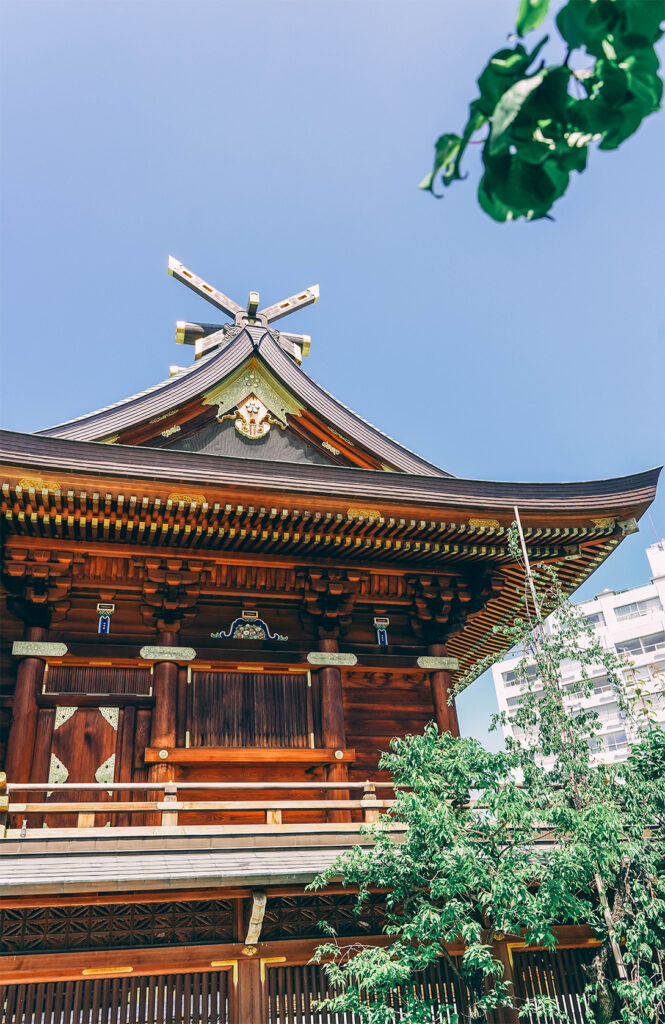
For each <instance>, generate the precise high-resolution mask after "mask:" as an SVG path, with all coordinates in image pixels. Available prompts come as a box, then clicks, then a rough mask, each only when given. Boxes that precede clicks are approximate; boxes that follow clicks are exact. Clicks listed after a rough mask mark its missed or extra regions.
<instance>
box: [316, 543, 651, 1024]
mask: <svg viewBox="0 0 665 1024" xmlns="http://www.w3.org/2000/svg"><path fill="white" fill-rule="evenodd" d="M510 545H511V548H512V551H513V555H514V557H515V558H516V559H518V558H519V557H520V549H519V546H518V542H517V535H516V533H514V532H513V533H512V534H511V536H510ZM527 569H528V567H527ZM525 581H526V583H528V584H529V585H528V586H526V584H525V594H524V614H523V617H521V618H519V619H518V620H516V621H515V623H514V624H513V625H511V626H509V627H507V628H505V629H502V632H503V633H504V634H505V637H506V640H507V641H508V643H510V645H511V646H516V645H518V644H519V645H520V646H521V647H522V648H523V649H524V652H525V655H526V656H527V657H526V658H525V660H524V661H523V662H522V663H521V666H520V672H521V675H522V680H523V684H524V687H525V690H526V692H525V695H524V699H523V702H522V704H521V706H520V708H519V710H518V712H517V713H516V714H515V716H514V719H513V724H514V725H515V726H516V727H517V729H518V730H519V733H518V735H519V737H520V738H519V739H514V740H509V741H508V742H507V750H506V751H505V752H499V753H490V752H488V751H486V750H484V749H483V747H482V746H481V744H480V743H478V742H477V741H475V740H472V739H455V738H453V737H452V736H450V735H449V734H443V735H439V733H438V732H437V729H436V726H435V725H434V724H433V723H432V724H430V725H429V726H427V728H426V729H425V731H424V734H423V735H422V736H407V737H406V738H404V739H395V740H393V741H392V743H391V751H390V753H387V754H384V755H383V757H382V760H381V767H382V768H383V769H385V770H387V771H389V772H391V773H392V775H393V778H394V780H395V786H396V801H395V804H394V806H393V807H392V809H391V810H390V811H389V812H388V814H387V815H386V817H385V819H384V820H382V821H381V822H378V823H376V824H373V825H368V826H366V832H367V833H368V834H369V835H371V837H372V838H373V840H374V842H373V845H372V846H370V847H356V848H354V849H352V850H350V851H348V852H346V853H345V854H343V855H342V856H341V857H340V858H339V859H338V861H337V862H336V863H335V864H333V865H332V866H331V867H330V868H329V869H327V870H326V871H324V872H323V873H322V874H321V875H320V876H319V878H318V879H317V880H316V881H315V882H314V883H313V886H314V887H320V886H323V885H325V884H327V883H328V882H329V881H330V880H331V879H332V878H334V877H337V876H338V875H340V874H341V875H342V877H343V879H344V883H345V884H348V885H352V886H357V888H358V898H357V910H358V913H361V912H362V908H363V905H364V902H365V900H366V899H367V896H368V893H369V891H370V890H372V889H374V888H376V887H378V888H381V889H385V890H386V918H385V926H384V930H385V933H386V935H387V936H388V937H389V940H390V942H389V944H388V945H387V946H386V947H385V948H376V947H370V946H364V947H363V946H358V945H354V946H353V947H351V948H344V947H343V946H341V945H340V944H339V943H338V942H337V941H336V940H335V939H334V936H333V940H332V941H330V942H328V943H326V944H324V945H322V946H321V947H319V950H318V951H317V958H318V959H319V960H325V961H326V970H327V972H328V975H329V979H330V981H331V983H332V984H333V986H334V989H335V995H333V996H332V997H331V998H330V999H329V1000H327V1001H326V1004H325V1005H326V1006H327V1008H328V1009H329V1011H330V1012H333V1011H334V1012H341V1011H343V1010H346V1011H347V1012H348V1011H352V1012H354V1013H355V1014H356V1015H357V1019H358V1020H359V1021H362V1022H364V1024H389V1022H393V1021H397V1020H400V1021H403V1022H405V1024H406V1022H408V1024H417V1022H418V1024H419V1022H422V1021H430V1022H431V1021H432V1020H433V1019H436V1018H434V1017H433V1016H432V1012H433V1011H432V1008H431V1006H430V1004H429V1002H428V1000H427V999H426V998H425V997H424V996H423V995H421V994H420V993H419V989H418V986H417V985H415V984H414V981H417V978H418V975H419V973H420V972H421V971H423V970H424V969H425V968H426V967H427V966H428V965H429V964H431V963H432V962H433V961H434V960H436V959H437V958H438V957H443V958H444V959H445V960H446V961H447V963H448V965H449V968H450V970H451V971H452V972H453V973H454V974H455V975H456V976H457V977H458V979H459V981H460V983H461V985H462V987H463V988H464V989H466V990H468V993H469V999H468V1005H465V1006H463V1007H457V1011H455V1009H454V1007H452V1006H450V1007H447V1008H446V1009H447V1010H448V1012H450V1013H451V1020H453V1021H457V1020H458V1019H459V1020H465V1021H469V1022H473V1021H484V1020H487V1019H488V1015H489V1014H490V1013H491V1011H492V1010H494V1009H496V1008H498V1007H501V1006H517V1000H516V997H515V994H514V992H513V991H512V988H511V985H510V984H509V983H508V982H507V981H506V980H505V979H504V968H503V964H502V962H501V960H500V958H499V955H498V949H497V946H496V944H495V942H494V940H495V939H496V938H497V937H503V936H514V937H517V938H518V939H520V938H521V939H522V940H523V941H524V942H526V943H527V944H539V945H542V946H544V947H545V948H553V947H554V946H555V945H556V938H555V931H554V929H555V926H556V925H557V924H565V923H584V924H588V925H590V926H591V927H592V928H593V931H594V933H595V935H596V936H597V938H598V940H599V944H598V946H597V952H596V954H595V956H594V959H593V962H592V964H591V966H590V968H589V969H588V976H587V988H586V997H587V1005H588V1008H589V1020H590V1021H594V1022H598V1024H606V1022H609V1021H625V1022H628V1024H646V1022H651V1021H658V1020H663V1019H665V953H664V952H663V951H664V950H665V902H664V901H663V897H662V890H663V883H665V872H664V864H665V856H664V854H665V849H664V845H663V814H664V812H665V795H664V794H663V789H662V778H663V774H664V771H665V737H664V735H663V733H662V732H661V731H660V730H659V729H657V728H656V727H655V725H654V724H653V722H652V720H651V716H650V715H649V714H646V715H645V713H644V707H643V706H642V708H641V712H642V713H641V714H640V720H639V721H637V720H635V728H638V729H640V730H641V740H640V742H639V743H637V744H636V745H635V746H634V748H633V751H632V754H631V756H630V758H629V760H628V762H627V763H623V764H618V765H617V764H615V765H607V764H603V763H599V761H598V758H597V757H596V756H595V754H596V753H597V751H598V749H599V748H600V746H601V739H600V736H599V733H600V728H599V721H598V717H597V715H596V714H595V713H593V712H590V711H589V710H588V709H587V708H586V706H585V703H584V701H585V697H588V696H590V695H591V692H592V690H593V682H592V675H591V673H592V672H593V673H595V674H597V672H598V670H599V669H601V670H602V671H603V672H604V673H605V674H606V675H607V678H608V680H609V682H610V683H611V685H612V686H613V687H614V690H615V693H616V698H617V701H618V702H619V704H620V706H621V707H622V708H623V709H624V711H625V713H626V714H627V715H631V716H632V714H633V700H632V697H631V694H630V693H628V692H627V690H626V686H625V683H624V678H623V676H624V673H625V669H626V666H625V663H624V662H622V661H621V660H620V659H619V658H618V657H617V655H616V654H614V653H613V652H610V651H607V650H606V649H604V648H603V647H602V646H601V645H600V643H599V641H598V639H597V637H596V636H595V634H594V632H593V629H592V628H591V627H590V626H589V625H588V624H586V623H585V622H584V620H583V619H582V617H581V615H580V613H579V612H578V611H577V609H575V607H574V606H572V605H570V604H569V603H567V602H566V600H565V599H564V596H563V594H562V591H561V589H560V586H559V583H558V580H557V578H556V574H555V573H554V572H553V570H552V569H551V568H550V567H548V566H540V567H538V568H537V570H536V572H535V573H533V574H532V573H531V572H530V571H528V572H527V575H526V577H525ZM552 610H554V614H555V616H556V620H557V628H556V630H555V631H554V632H548V631H547V630H546V629H545V628H544V617H545V614H546V613H547V612H548V611H552ZM566 660H574V661H576V662H578V663H579V665H580V671H581V675H582V682H581V684H579V687H578V689H579V691H580V692H579V694H578V695H576V696H575V702H573V703H571V702H570V699H569V694H568V692H567V691H566V690H565V688H564V684H563V681H562V674H561V664H562V662H564V661H566ZM534 662H535V665H536V668H537V673H538V675H537V677H536V678H534V676H533V672H530V671H528V666H529V664H533V663H534ZM398 823H399V825H400V826H402V827H403V828H404V831H403V832H402V834H401V835H400V834H396V833H395V831H394V829H395V826H396V825H397V824H398ZM391 829H392V830H391ZM456 946H457V947H460V946H461V947H462V954H461V955H460V956H457V957H455V956H451V953H450V947H456ZM400 986H401V991H402V993H403V999H404V1005H403V1006H402V1008H401V1009H400V1010H399V1011H398V1010H397V1009H395V1008H394V1006H393V998H392V995H391V993H393V992H394V990H395V989H396V988H398V987H400ZM517 1008H518V1011H519V1015H520V1017H527V1016H528V1015H529V1014H532V1015H533V1014H541V1015H542V1016H541V1017H539V1018H538V1019H543V1020H552V1021H554V1020H566V1019H567V1017H566V1015H565V1014H562V1013H561V1012H560V1011H559V1010H558V1009H557V1007H556V1004H555V1003H554V1002H553V1001H552V1000H551V999H549V998H540V999H538V1000H535V1001H530V1002H526V1003H525V1004H523V1005H519V1006H517ZM456 1012H457V1013H459V1014H460V1016H459V1018H458V1017H457V1016H456V1015H455V1013H456ZM444 1019H445V1018H444ZM532 1019H533V1018H532Z"/></svg>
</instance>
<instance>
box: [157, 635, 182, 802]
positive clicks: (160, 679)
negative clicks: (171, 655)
mask: <svg viewBox="0 0 665 1024" xmlns="http://www.w3.org/2000/svg"><path fill="white" fill-rule="evenodd" d="M177 639H178V634H177V633H175V632H173V631H171V630H169V631H163V632H161V633H159V634H158V637H157V644H158V646H159V647H175V645H176V641H177ZM152 694H153V697H154V699H155V703H154V705H153V709H152V721H151V724H150V746H151V747H157V749H158V750H161V749H162V748H164V747H175V745H176V703H177V699H178V665H177V664H176V662H174V661H157V662H155V666H154V668H153V677H152ZM172 778H173V767H172V766H171V765H169V764H154V765H151V766H150V781H151V782H153V781H154V782H169V781H170V780H172Z"/></svg>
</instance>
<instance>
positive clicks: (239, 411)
mask: <svg viewBox="0 0 665 1024" xmlns="http://www.w3.org/2000/svg"><path fill="white" fill-rule="evenodd" d="M222 419H225V420H226V419H233V420H235V425H236V430H237V431H238V433H239V434H242V436H243V437H247V438H249V440H250V441H255V440H258V438H260V437H265V436H266V434H267V433H268V431H269V430H270V425H271V424H272V423H275V424H277V426H280V427H281V428H282V430H283V429H284V427H285V424H284V423H280V421H279V420H278V419H276V418H275V417H274V416H272V415H271V414H270V411H269V410H268V408H267V407H266V406H265V405H264V404H263V402H262V401H261V399H260V398H257V397H256V395H255V394H254V393H252V394H251V395H249V396H248V397H247V398H246V399H245V401H244V402H241V403H240V405H239V406H237V408H236V410H235V413H233V414H232V415H231V416H229V415H228V414H227V415H226V416H223V417H222Z"/></svg>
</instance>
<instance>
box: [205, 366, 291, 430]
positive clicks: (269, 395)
mask: <svg viewBox="0 0 665 1024" xmlns="http://www.w3.org/2000/svg"><path fill="white" fill-rule="evenodd" d="M204 404H205V405H216V406H217V419H218V421H219V422H220V423H221V422H222V420H234V421H235V426H236V430H237V431H238V433H239V434H242V436H243V437H246V438H247V439H248V440H250V441H257V440H259V439H260V438H262V437H265V436H266V435H267V434H268V432H269V431H270V427H271V426H273V425H274V426H277V427H279V428H280V429H281V430H286V427H287V426H288V421H287V418H286V417H287V415H288V414H289V413H290V414H291V415H293V416H299V415H300V412H301V407H300V406H299V405H298V404H297V402H296V401H295V400H294V399H293V398H292V397H291V396H290V395H288V394H287V393H286V391H284V389H283V388H281V387H280V386H279V384H278V383H277V381H273V380H272V378H271V377H270V376H269V375H268V374H267V373H266V372H265V371H263V369H262V368H259V366H258V365H257V364H256V363H251V364H250V365H249V366H247V365H245V368H244V370H241V372H240V373H239V374H238V375H237V376H235V377H234V378H231V379H230V380H228V381H225V382H224V384H223V385H222V386H221V387H217V388H215V389H214V390H213V391H211V392H209V393H208V394H207V395H206V396H205V400H204Z"/></svg>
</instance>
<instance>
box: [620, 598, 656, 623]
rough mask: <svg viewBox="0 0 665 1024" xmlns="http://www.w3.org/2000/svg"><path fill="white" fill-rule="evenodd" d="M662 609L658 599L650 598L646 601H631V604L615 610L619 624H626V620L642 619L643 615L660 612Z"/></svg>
mask: <svg viewBox="0 0 665 1024" xmlns="http://www.w3.org/2000/svg"><path fill="white" fill-rule="evenodd" d="M661 607H662V606H661V603H660V601H659V600H658V598H657V597H649V598H646V599H645V600H644V601H631V602H630V604H622V605H619V606H618V607H617V608H615V609H614V614H615V615H616V617H617V621H618V622H624V621H625V620H626V619H640V618H642V616H643V615H650V614H651V612H655V611H660V610H661Z"/></svg>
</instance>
